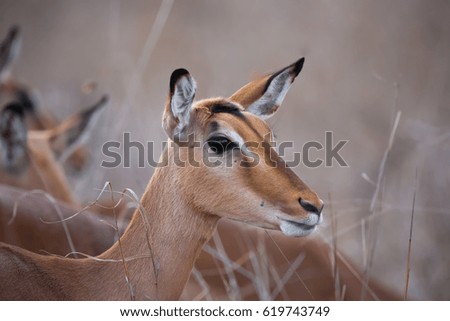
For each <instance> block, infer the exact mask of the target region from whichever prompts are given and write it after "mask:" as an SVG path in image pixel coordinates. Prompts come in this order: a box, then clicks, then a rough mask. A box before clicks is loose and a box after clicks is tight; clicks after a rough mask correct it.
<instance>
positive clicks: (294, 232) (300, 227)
mask: <svg viewBox="0 0 450 321" xmlns="http://www.w3.org/2000/svg"><path fill="white" fill-rule="evenodd" d="M279 219H280V220H281V224H280V230H281V232H283V234H284V235H286V236H294V237H300V236H307V235H309V234H311V233H312V232H314V230H315V229H316V226H317V224H306V223H301V222H296V221H291V220H285V219H282V218H279Z"/></svg>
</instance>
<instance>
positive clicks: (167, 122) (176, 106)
mask: <svg viewBox="0 0 450 321" xmlns="http://www.w3.org/2000/svg"><path fill="white" fill-rule="evenodd" d="M196 90H197V84H196V82H195V80H194V78H192V76H191V75H190V74H189V72H188V71H187V70H186V69H177V70H175V71H174V72H173V73H172V75H171V76H170V92H169V97H168V99H167V102H166V106H165V108H164V115H163V128H164V130H165V131H166V133H167V135H168V136H169V138H171V139H172V140H173V141H175V142H178V141H180V140H184V139H185V138H187V132H186V131H187V127H188V124H189V119H190V112H191V109H192V103H193V101H194V97H195V92H196Z"/></svg>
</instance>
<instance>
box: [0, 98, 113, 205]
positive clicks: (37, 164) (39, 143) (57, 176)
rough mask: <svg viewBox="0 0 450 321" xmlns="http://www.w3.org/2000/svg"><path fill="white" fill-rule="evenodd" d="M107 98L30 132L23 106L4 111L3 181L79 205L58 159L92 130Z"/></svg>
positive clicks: (0, 135)
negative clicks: (58, 121)
mask: <svg viewBox="0 0 450 321" xmlns="http://www.w3.org/2000/svg"><path fill="white" fill-rule="evenodd" d="M107 100H108V99H107V97H103V98H102V99H101V100H100V101H99V102H97V103H96V104H95V105H93V106H92V107H90V108H88V109H86V110H85V111H83V112H81V113H79V114H76V115H74V116H72V117H70V118H68V119H67V120H65V121H63V122H62V123H60V124H58V125H57V126H55V127H53V128H50V129H47V130H35V131H29V130H28V129H27V124H26V120H25V117H26V116H25V113H26V112H25V110H24V107H23V105H22V104H21V103H19V102H12V103H9V104H8V105H7V106H6V107H4V108H3V109H2V110H1V111H0V182H1V183H3V184H8V185H11V186H16V187H21V188H25V189H41V190H44V191H47V192H48V193H50V194H51V195H53V196H54V197H55V198H57V199H59V200H62V201H64V202H67V203H70V204H76V203H75V198H74V196H73V194H72V192H71V188H70V185H69V183H68V181H67V177H66V176H65V174H64V171H63V169H62V166H61V165H60V164H59V163H58V161H57V158H58V157H59V156H60V155H61V154H63V153H64V152H70V151H71V149H73V148H74V146H76V145H77V144H78V143H79V141H80V140H81V139H82V137H83V136H84V135H86V133H87V132H88V131H89V129H91V128H92V125H93V124H94V123H95V122H96V120H97V119H98V115H99V114H100V112H101V111H102V109H103V107H104V106H105V105H106V103H107Z"/></svg>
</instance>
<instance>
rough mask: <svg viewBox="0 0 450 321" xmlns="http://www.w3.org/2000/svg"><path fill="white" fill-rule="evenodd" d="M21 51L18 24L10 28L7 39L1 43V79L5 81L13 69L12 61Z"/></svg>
mask: <svg viewBox="0 0 450 321" xmlns="http://www.w3.org/2000/svg"><path fill="white" fill-rule="evenodd" d="M19 51H20V30H19V27H18V26H13V27H11V28H10V29H9V32H8V35H7V36H6V38H5V40H3V41H2V42H1V43H0V81H3V80H4V79H5V78H6V77H7V75H8V74H9V71H10V69H11V66H12V63H13V62H14V60H15V59H16V58H17V56H18V55H19Z"/></svg>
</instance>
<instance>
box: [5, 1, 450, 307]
mask: <svg viewBox="0 0 450 321" xmlns="http://www.w3.org/2000/svg"><path fill="white" fill-rule="evenodd" d="M449 17H450V3H449V2H448V1H445V0H395V1H390V0H383V1H351V0H343V1H332V0H328V1H326V0H316V1H299V0H298V1H295V0H291V1H288V0H283V1H275V0H270V1H269V0H265V1H256V0H245V1H238V0H229V1H219V0H190V1H181V0H178V1H171V0H165V1H162V2H161V1H156V0H155V1H143V0H127V1H120V0H97V1H89V0H79V1H69V0H62V1H61V0H60V1H56V0H40V1H31V0H26V1H25V0H0V35H1V37H2V38H3V37H4V35H5V34H6V32H7V30H8V28H9V27H10V26H11V25H12V24H18V25H19V26H20V27H21V28H22V31H23V33H22V37H23V44H22V52H21V55H20V57H19V59H18V61H17V62H16V64H15V66H14V71H13V72H14V77H15V78H16V79H18V80H21V81H24V82H26V83H28V84H29V85H30V86H32V87H33V88H35V89H37V90H38V91H39V97H40V101H41V103H42V105H43V108H45V109H47V110H49V111H51V112H52V113H53V114H55V115H56V117H57V118H59V119H63V118H65V117H67V116H69V115H71V114H73V113H75V112H77V111H79V110H82V109H83V108H85V107H87V106H89V105H91V104H92V103H93V102H95V101H96V100H97V99H98V98H99V97H100V96H101V95H102V94H104V93H108V94H109V95H110V96H111V103H110V104H109V106H108V107H107V110H106V112H104V114H103V115H102V119H101V120H100V122H99V124H98V126H97V127H96V128H95V129H94V133H93V135H92V137H91V138H90V139H89V141H88V142H87V143H88V145H89V150H90V152H91V155H90V160H91V162H90V165H89V166H88V168H87V169H86V170H85V171H84V172H82V173H78V174H76V175H72V176H71V182H72V184H73V187H74V189H75V191H76V193H77V195H78V197H79V199H80V200H82V201H88V200H92V199H95V197H96V195H97V193H98V188H101V187H102V186H103V184H104V182H105V181H111V182H112V184H113V187H114V189H116V190H121V189H123V188H125V187H128V188H132V189H133V190H135V191H136V193H137V194H138V195H140V194H141V193H142V192H143V190H144V188H145V186H146V184H147V182H148V179H149V178H150V176H151V174H152V172H153V168H151V167H147V168H142V169H139V168H137V162H134V163H133V160H132V164H134V165H133V166H132V168H128V169H127V168H117V169H105V168H101V166H100V164H101V161H102V160H103V159H104V158H105V157H104V156H102V154H101V146H102V144H103V143H104V142H106V141H110V140H119V141H121V137H122V133H123V132H130V133H131V138H132V139H134V140H138V141H142V142H147V141H153V142H155V146H156V147H155V152H154V154H155V155H156V156H155V157H157V156H158V155H159V153H160V148H159V146H160V144H161V142H162V141H164V140H165V134H164V132H163V130H162V128H161V121H160V120H161V115H162V108H163V105H164V101H165V98H166V94H167V90H168V81H169V76H170V73H171V72H172V71H173V70H174V69H175V68H178V67H185V68H187V69H188V70H190V71H191V73H192V75H193V76H194V77H195V78H196V80H197V83H198V92H197V97H199V98H201V97H210V96H228V95H231V94H232V93H233V92H234V91H235V90H236V89H238V88H239V87H240V86H242V85H243V84H245V83H246V82H247V81H249V80H250V79H252V78H253V77H255V76H256V75H261V74H264V73H267V72H270V71H275V70H278V69H279V68H282V67H284V66H286V65H288V64H290V63H291V62H293V61H295V60H297V59H298V58H300V57H302V56H305V57H306V62H305V66H304V69H303V71H302V73H301V75H300V76H299V77H298V78H297V80H296V82H295V83H294V85H293V87H292V88H291V90H290V92H289V93H288V95H287V97H286V99H285V102H284V105H283V107H282V109H281V110H280V111H279V113H278V114H277V115H276V116H275V117H274V119H272V120H271V124H272V125H273V127H274V129H275V131H276V134H277V140H278V141H293V142H294V144H295V145H294V146H295V148H294V150H295V151H301V146H302V145H303V144H304V143H305V142H307V141H311V140H314V141H319V142H321V143H322V144H324V143H325V142H324V140H325V132H326V131H332V132H333V133H334V138H335V139H336V141H337V140H348V141H349V142H348V143H347V145H346V146H345V147H344V148H343V149H342V153H341V154H342V156H343V157H344V159H345V160H346V162H347V163H348V165H349V166H348V167H340V166H338V165H337V164H336V163H334V164H333V166H331V167H325V166H321V167H318V168H314V169H311V168H306V167H305V166H298V167H296V168H294V170H295V171H296V173H297V174H298V175H300V176H301V177H302V178H303V179H304V180H305V181H306V182H307V183H308V184H309V185H310V186H311V187H312V188H313V189H315V190H316V191H317V192H318V193H319V194H320V196H321V197H322V199H324V200H325V201H326V203H327V206H326V219H325V224H323V226H322V227H321V228H320V229H319V234H320V236H321V237H323V238H324V239H325V240H327V241H330V242H331V239H332V233H331V229H330V225H331V224H330V221H331V218H332V217H334V219H335V220H336V221H337V226H338V233H337V236H338V238H337V239H338V246H339V250H340V251H342V252H344V253H345V254H347V255H348V256H350V257H351V258H352V259H353V260H354V262H355V264H357V265H358V266H360V267H361V268H362V269H364V267H365V266H367V264H368V263H367V262H368V261H371V262H372V264H371V266H370V273H371V275H372V276H375V277H376V278H378V279H380V280H383V281H384V283H385V284H388V285H390V286H391V287H392V288H394V289H395V290H397V291H398V292H399V293H402V292H403V290H404V287H405V273H406V268H407V253H408V240H409V232H410V222H411V214H412V209H413V195H414V193H416V198H415V203H414V215H415V216H414V226H413V237H412V243H411V246H412V247H411V249H412V252H411V262H410V269H411V274H410V285H409V297H410V298H412V299H425V300H442V299H445V300H449V299H450V233H449V232H450V202H449V200H450V104H449V103H450V100H449V98H450V65H449V57H450V30H449V28H450V19H449ZM87 83H91V84H92V83H95V84H96V88H95V90H94V91H93V92H92V93H89V94H86V93H83V91H82V86H83V84H87ZM398 111H401V117H400V121H399V124H398V128H397V131H396V133H395V137H394V143H393V145H392V148H391V149H390V151H389V153H388V157H387V160H386V166H385V168H384V170H382V171H381V172H382V173H381V175H380V163H381V162H382V159H383V156H384V154H385V152H386V150H387V148H388V141H389V135H390V133H391V131H392V128H393V126H394V120H395V117H396V115H397V112H398ZM291 152H292V151H291ZM311 156H314V157H316V156H317V157H323V156H324V155H323V153H320V152H317V153H313V155H311ZM287 158H289V155H287ZM136 159H137V158H136ZM416 173H417V175H416ZM379 175H380V180H379V182H380V184H379V186H380V189H379V193H378V197H377V198H376V199H377V203H376V206H375V210H374V211H371V210H370V202H371V200H372V198H373V197H374V193H375V190H376V188H375V185H374V184H373V183H374V182H375V183H376V182H377V180H378V177H379ZM370 181H372V182H370ZM372 249H373V251H372ZM370 253H372V255H373V257H372V259H371V260H369V258H370V255H371V254H370Z"/></svg>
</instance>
